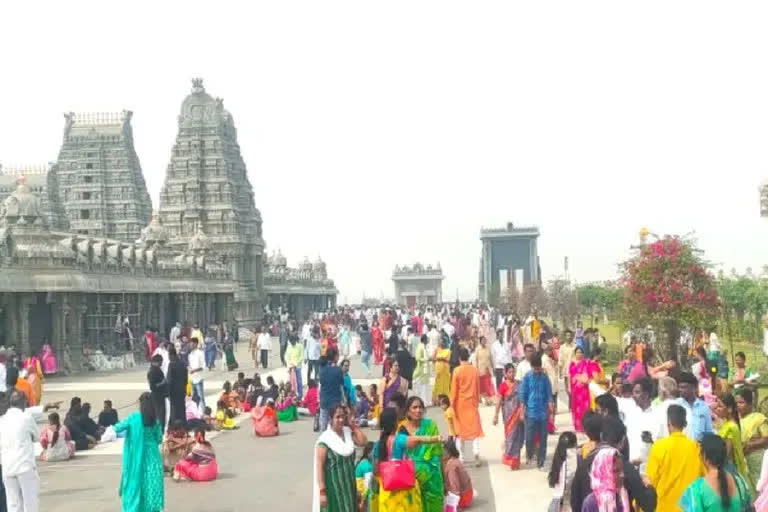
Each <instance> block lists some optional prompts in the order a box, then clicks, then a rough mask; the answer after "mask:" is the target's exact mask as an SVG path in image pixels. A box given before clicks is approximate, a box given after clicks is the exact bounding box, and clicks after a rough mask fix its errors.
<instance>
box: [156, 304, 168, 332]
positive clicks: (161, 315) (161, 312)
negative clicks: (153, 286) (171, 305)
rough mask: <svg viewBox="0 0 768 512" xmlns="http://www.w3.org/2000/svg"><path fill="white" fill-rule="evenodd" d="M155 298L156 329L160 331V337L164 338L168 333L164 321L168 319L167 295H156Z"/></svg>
mask: <svg viewBox="0 0 768 512" xmlns="http://www.w3.org/2000/svg"><path fill="white" fill-rule="evenodd" d="M156 297H157V311H158V320H157V328H158V329H160V336H161V337H163V338H165V337H166V336H168V333H169V332H170V330H169V329H168V324H166V320H167V318H168V314H167V311H168V295H167V294H165V293H162V294H160V295H156Z"/></svg>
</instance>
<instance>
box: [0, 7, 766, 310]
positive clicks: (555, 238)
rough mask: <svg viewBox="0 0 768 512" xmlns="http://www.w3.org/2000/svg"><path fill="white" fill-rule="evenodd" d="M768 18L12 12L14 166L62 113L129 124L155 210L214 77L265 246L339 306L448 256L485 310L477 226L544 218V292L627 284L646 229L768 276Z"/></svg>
mask: <svg viewBox="0 0 768 512" xmlns="http://www.w3.org/2000/svg"><path fill="white" fill-rule="evenodd" d="M767 15H768V2H765V1H758V2H703V1H695V2H688V1H675V2H668V1H663V2H653V1H651V2H631V3H630V2H617V1H615V0H611V1H590V2H574V1H572V0H569V1H565V2H558V1H533V2H513V1H510V0H506V1H502V2H492V1H483V2H469V1H465V2H452V1H445V0H440V1H418V0H409V1H389V2H366V1H361V0H355V1H349V2H340V1H317V0H313V1H308V2H301V1H290V2H289V1H269V2H266V1H265V2H243V3H242V5H239V4H234V3H227V2H205V3H199V4H198V3H195V2H190V1H186V2H171V1H167V0H165V1H162V2H158V1H154V2H139V1H133V2H123V3H119V4H118V3H114V2H79V1H70V2H61V1H55V2H47V3H46V2H3V3H2V5H0V20H2V27H1V28H0V55H2V78H0V162H2V163H4V164H14V163H24V164H27V163H44V162H46V161H51V160H55V159H56V156H57V154H58V149H59V146H60V144H61V136H62V130H63V126H64V119H63V117H62V113H63V112H65V111H70V110H71V111H119V110H122V109H124V108H125V109H129V110H133V111H134V117H133V127H134V137H135V142H136V150H137V152H138V154H139V157H140V159H141V164H142V168H143V170H144V176H145V178H146V180H147V184H148V186H149V190H150V194H151V196H152V199H153V201H154V204H155V207H157V204H158V203H157V202H158V197H159V191H160V187H161V185H162V182H163V179H164V175H165V168H166V166H167V164H168V161H169V156H170V149H171V145H172V144H173V141H174V137H175V135H176V117H177V115H178V113H179V107H180V105H181V102H182V100H183V99H184V97H185V96H186V95H187V94H188V93H189V91H190V88H191V85H190V78H192V77H195V76H201V77H203V78H204V80H205V87H206V89H207V91H208V92H209V93H210V94H211V95H213V96H219V97H222V98H224V106H225V107H226V108H227V109H228V110H229V111H230V112H231V113H232V115H233V116H234V119H235V125H236V126H237V129H238V134H239V143H240V147H241V149H242V153H243V157H244V158H245V161H246V164H247V166H248V172H249V177H250V180H251V183H252V184H253V187H254V190H255V195H256V204H257V206H258V207H259V208H260V209H261V212H262V215H263V217H264V234H265V238H266V240H267V245H268V251H270V252H271V251H272V250H274V249H277V248H280V249H281V250H282V252H283V253H284V254H286V256H287V257H288V259H289V263H291V264H296V263H298V262H299V261H300V260H301V259H302V258H303V257H304V256H305V255H307V256H309V257H310V258H311V259H312V260H314V259H315V258H316V257H317V255H318V254H320V255H322V257H323V258H324V259H325V260H326V262H327V263H328V269H329V272H330V274H331V277H333V278H334V279H335V280H336V283H337V285H338V288H339V290H340V296H339V300H340V301H345V300H346V301H350V302H352V301H357V300H359V299H360V297H361V295H363V294H365V295H367V296H369V297H370V296H379V294H380V293H382V292H383V293H384V294H385V295H387V296H391V295H392V293H393V292H392V282H391V280H390V275H391V271H392V269H393V267H394V265H395V264H397V263H399V264H403V263H412V262H414V261H422V262H431V263H435V262H437V261H439V262H440V263H441V264H442V267H443V270H444V272H445V274H446V276H447V277H446V280H445V282H444V288H443V293H444V296H445V297H447V298H449V299H453V298H454V297H455V294H456V291H457V290H458V293H459V295H460V296H461V297H462V298H470V297H474V296H475V295H476V294H477V275H478V260H479V256H480V242H479V230H480V227H481V226H486V227H489V226H502V225H504V224H505V223H506V222H507V221H511V222H514V223H516V224H519V225H523V224H526V225H527V224H536V225H538V226H539V227H540V229H541V238H540V241H539V255H540V257H541V266H542V271H543V274H544V277H545V279H547V278H550V277H552V276H554V275H557V274H560V273H562V266H563V258H564V256H566V255H567V256H569V258H570V267H571V274H572V276H573V277H574V278H575V279H577V280H579V281H590V280H597V279H609V278H612V277H614V276H615V274H616V265H617V263H618V262H619V261H621V260H622V259H623V258H624V257H625V256H626V255H627V251H628V247H629V246H630V245H631V244H632V243H634V242H635V241H636V240H637V233H638V231H639V229H640V228H641V227H643V226H647V227H648V228H649V229H650V230H651V231H652V232H657V233H680V234H682V233H686V232H689V231H696V233H697V236H698V238H699V242H700V245H701V247H702V248H703V249H704V250H705V251H706V255H707V257H708V258H709V259H710V260H711V261H713V262H715V263H718V264H722V265H723V267H724V268H725V269H726V270H728V269H730V268H731V267H736V268H738V269H740V270H743V269H744V268H746V267H747V266H752V267H754V268H755V270H758V269H759V268H760V267H761V265H762V264H764V263H766V258H765V257H764V255H765V254H766V250H767V249H768V225H767V224H766V222H768V220H761V219H760V217H759V196H758V186H759V184H760V182H761V181H762V180H763V179H765V178H768V165H767V164H768V162H767V161H766V158H767V155H766V141H768V68H767V67H766V64H767V63H768V58H767V57H768V30H766V29H765V27H766V26H767V23H768V16H767Z"/></svg>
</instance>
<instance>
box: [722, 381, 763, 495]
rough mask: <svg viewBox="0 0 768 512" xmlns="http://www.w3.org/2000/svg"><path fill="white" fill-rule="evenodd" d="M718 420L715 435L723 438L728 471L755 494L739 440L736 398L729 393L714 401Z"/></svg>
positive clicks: (753, 484) (739, 428)
mask: <svg viewBox="0 0 768 512" xmlns="http://www.w3.org/2000/svg"><path fill="white" fill-rule="evenodd" d="M714 411H715V414H716V415H717V417H718V419H719V420H720V422H722V423H721V424H720V426H719V428H718V430H717V435H719V436H720V437H722V438H723V440H724V441H725V445H726V448H727V450H728V462H727V464H726V467H727V468H728V469H729V470H730V471H738V473H739V474H740V475H741V476H742V478H744V480H745V481H746V482H747V485H748V486H749V487H750V490H751V491H752V495H753V496H754V495H755V482H752V481H751V480H750V479H749V474H748V472H747V461H746V459H745V458H744V445H743V444H742V442H741V427H740V426H739V411H738V409H737V407H736V399H735V398H734V397H733V395H731V394H730V393H729V394H727V395H723V397H722V398H720V399H718V400H717V402H716V403H715V408H714Z"/></svg>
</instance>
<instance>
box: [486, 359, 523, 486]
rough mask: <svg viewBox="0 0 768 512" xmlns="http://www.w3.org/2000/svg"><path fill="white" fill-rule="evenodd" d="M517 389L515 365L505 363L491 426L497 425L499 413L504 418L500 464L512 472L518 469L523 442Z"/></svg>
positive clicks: (521, 413)
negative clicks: (502, 450) (502, 451)
mask: <svg viewBox="0 0 768 512" xmlns="http://www.w3.org/2000/svg"><path fill="white" fill-rule="evenodd" d="M519 387H520V382H518V381H516V380H515V365H514V364H512V363H507V365H506V366H505V367H504V381H502V383H501V384H500V385H499V395H498V398H497V399H496V412H495V414H494V415H493V424H494V425H497V424H498V423H499V411H501V412H502V414H503V416H504V454H503V455H502V457H501V463H502V464H504V465H506V466H509V467H510V468H511V469H512V471H515V470H518V469H520V451H521V450H522V449H523V442H524V440H525V418H524V417H523V404H522V402H521V401H520V396H519V395H518V390H519Z"/></svg>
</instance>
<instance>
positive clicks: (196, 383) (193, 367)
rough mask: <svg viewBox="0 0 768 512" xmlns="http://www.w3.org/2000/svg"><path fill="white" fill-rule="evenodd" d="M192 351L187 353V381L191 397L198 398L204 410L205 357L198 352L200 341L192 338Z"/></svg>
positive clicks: (200, 351) (201, 352)
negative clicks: (190, 389)
mask: <svg viewBox="0 0 768 512" xmlns="http://www.w3.org/2000/svg"><path fill="white" fill-rule="evenodd" d="M191 344H192V350H191V351H190V353H189V359H188V360H189V381H190V383H191V384H192V396H197V397H199V398H200V404H201V405H202V406H203V408H205V388H204V386H203V382H204V378H203V371H204V370H205V355H204V354H203V351H202V350H200V340H198V339H197V338H192V341H191Z"/></svg>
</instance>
